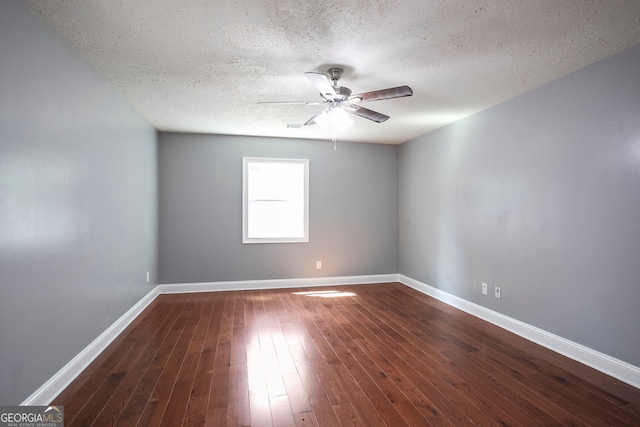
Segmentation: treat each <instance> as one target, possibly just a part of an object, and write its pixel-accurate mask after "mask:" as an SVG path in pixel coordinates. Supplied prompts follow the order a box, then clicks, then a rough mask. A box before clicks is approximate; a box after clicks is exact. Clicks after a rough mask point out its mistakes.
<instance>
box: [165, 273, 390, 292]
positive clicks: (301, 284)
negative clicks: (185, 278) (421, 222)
mask: <svg viewBox="0 0 640 427" xmlns="http://www.w3.org/2000/svg"><path fill="white" fill-rule="evenodd" d="M397 281H398V275H397V274H376V275H368V276H341V277H309V278H303V279H274V280H242V281H235V282H203V283H175V284H167V285H158V287H157V288H158V293H160V294H182V293H192V292H218V291H248V290H256V289H281V288H283V289H284V288H308V287H313V286H338V285H358V284H366V283H387V282H397Z"/></svg>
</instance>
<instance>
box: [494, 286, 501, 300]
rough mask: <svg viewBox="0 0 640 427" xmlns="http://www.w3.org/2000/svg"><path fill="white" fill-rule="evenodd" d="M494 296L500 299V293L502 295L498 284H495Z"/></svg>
mask: <svg viewBox="0 0 640 427" xmlns="http://www.w3.org/2000/svg"><path fill="white" fill-rule="evenodd" d="M495 295H496V298H498V299H500V297H501V295H502V291H501V290H500V288H499V287H498V286H496V294H495Z"/></svg>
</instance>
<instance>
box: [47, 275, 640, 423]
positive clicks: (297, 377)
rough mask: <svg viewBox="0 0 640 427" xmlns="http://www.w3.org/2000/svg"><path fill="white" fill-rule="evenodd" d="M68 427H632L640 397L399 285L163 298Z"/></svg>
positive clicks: (76, 398) (81, 398) (116, 346)
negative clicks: (567, 426)
mask: <svg viewBox="0 0 640 427" xmlns="http://www.w3.org/2000/svg"><path fill="white" fill-rule="evenodd" d="M53 404H55V405H64V406H65V422H66V423H65V425H66V426H71V427H73V426H100V427H102V426H110V425H116V426H182V425H185V426H187V425H188V426H225V425H229V426H249V425H251V426H271V425H274V426H288V425H297V426H341V425H348V426H351V425H362V426H385V425H386V426H393V427H396V426H403V425H413V426H422V425H449V426H464V425H487V426H488V425H513V426H539V425H540V426H548V425H588V426H610V425H635V426H639V425H640V390H638V389H636V388H634V387H631V386H629V385H626V384H624V383H622V382H620V381H618V380H615V379H613V378H611V377H608V376H606V375H604V374H602V373H599V372H597V371H595V370H593V369H591V368H588V367H586V366H584V365H581V364H579V363H577V362H574V361H572V360H570V359H567V358H565V357H563V356H560V355H558V354H556V353H553V352H551V351H549V350H547V349H545V348H543V347H540V346H538V345H536V344H533V343H531V342H529V341H527V340H525V339H522V338H520V337H518V336H516V335H514V334H511V333H510V332H507V331H505V330H503V329H500V328H498V327H496V326H493V325H491V324H489V323H486V322H484V321H482V320H479V319H477V318H475V317H473V316H470V315H468V314H466V313H463V312H461V311H459V310H457V309H455V308H452V307H450V306H448V305H446V304H444V303H441V302H439V301H437V300H435V299H433V298H430V297H428V296H425V295H423V294H421V293H419V292H417V291H415V290H413V289H411V288H408V287H406V286H404V285H401V284H398V283H390V284H376V285H357V286H339V287H325V288H305V289H279V290H259V291H236V292H217V293H197V294H180V295H161V296H159V297H158V298H157V299H156V300H155V301H154V302H153V303H152V304H151V305H150V306H149V307H148V308H147V309H146V310H145V312H144V313H143V314H142V315H140V316H139V317H138V318H137V319H136V320H135V321H134V322H133V323H132V324H131V325H130V326H129V327H128V328H127V330H126V331H125V332H124V333H123V334H121V335H120V336H119V337H118V338H117V339H116V340H115V341H114V342H113V343H112V344H111V345H110V346H109V348H108V349H107V350H106V351H104V352H103V353H102V354H101V355H100V356H99V357H98V358H97V359H96V360H95V361H94V362H93V363H92V364H91V365H90V366H89V367H88V368H87V369H86V370H85V371H84V372H83V373H82V374H81V375H80V376H79V377H78V378H77V379H76V380H75V381H74V382H73V383H72V384H71V385H70V386H69V387H68V388H67V389H66V390H65V391H64V392H63V393H61V395H60V396H58V397H57V398H56V399H55V400H54V402H53Z"/></svg>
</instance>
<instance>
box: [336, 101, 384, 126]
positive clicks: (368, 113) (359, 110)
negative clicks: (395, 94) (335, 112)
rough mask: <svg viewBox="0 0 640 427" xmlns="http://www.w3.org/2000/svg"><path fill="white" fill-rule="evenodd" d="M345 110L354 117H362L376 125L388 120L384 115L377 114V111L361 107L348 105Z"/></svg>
mask: <svg viewBox="0 0 640 427" xmlns="http://www.w3.org/2000/svg"><path fill="white" fill-rule="evenodd" d="M345 110H346V111H347V112H349V113H351V114H355V115H356V116H360V117H364V118H365V119H369V120H372V121H374V122H376V123H382V122H384V121H385V120H387V119H389V116H387V115H386V114H382V113H378V112H377V111H373V110H369V109H368V108H364V107H361V106H359V105H350V106H349V107H348V108H345Z"/></svg>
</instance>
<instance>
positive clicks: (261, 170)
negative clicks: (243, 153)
mask: <svg viewBox="0 0 640 427" xmlns="http://www.w3.org/2000/svg"><path fill="white" fill-rule="evenodd" d="M242 173H243V177H242V186H243V188H242V243H293V242H308V241H309V160H300V159H258V158H248V157H245V158H244V159H243V167H242Z"/></svg>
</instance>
